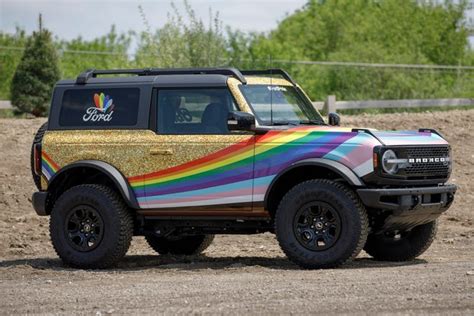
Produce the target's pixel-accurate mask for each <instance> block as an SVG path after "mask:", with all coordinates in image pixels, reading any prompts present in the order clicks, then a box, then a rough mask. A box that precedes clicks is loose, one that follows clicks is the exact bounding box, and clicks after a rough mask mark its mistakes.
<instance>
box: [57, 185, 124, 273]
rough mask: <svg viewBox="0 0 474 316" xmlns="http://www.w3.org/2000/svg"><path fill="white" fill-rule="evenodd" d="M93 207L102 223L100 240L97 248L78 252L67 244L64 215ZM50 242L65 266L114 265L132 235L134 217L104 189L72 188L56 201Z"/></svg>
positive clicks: (117, 199)
mask: <svg viewBox="0 0 474 316" xmlns="http://www.w3.org/2000/svg"><path fill="white" fill-rule="evenodd" d="M84 205H86V206H88V207H92V208H93V209H95V210H96V212H97V213H98V214H99V215H100V217H101V220H102V223H103V235H102V240H101V241H100V242H99V243H98V245H97V246H96V248H94V249H92V250H90V251H87V252H81V251H78V250H76V249H74V248H73V247H71V245H70V242H69V241H68V237H67V235H68V233H67V227H66V216H67V214H68V212H70V211H71V210H73V209H74V208H76V207H78V206H79V207H81V206H84ZM50 234H51V241H52V243H53V246H54V249H55V251H56V253H57V254H58V256H59V257H60V258H61V259H62V260H63V262H64V263H65V264H66V265H69V266H72V267H77V268H84V269H103V268H108V267H111V266H114V265H115V264H116V263H117V262H118V261H119V260H120V259H122V258H123V257H124V256H125V254H126V253H127V250H128V248H129V247H130V242H131V240H132V235H133V217H132V214H131V212H130V210H129V209H128V208H127V206H126V204H125V203H124V201H123V199H122V197H121V196H119V195H118V194H117V193H116V192H114V191H113V190H112V189H110V188H109V187H107V186H103V185H95V184H84V185H78V186H75V187H72V188H71V189H69V190H67V191H66V192H64V193H63V194H62V195H61V196H60V197H59V198H58V199H57V200H56V202H55V204H54V207H53V210H52V212H51V219H50Z"/></svg>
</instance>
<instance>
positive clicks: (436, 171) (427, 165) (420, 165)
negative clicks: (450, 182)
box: [397, 146, 451, 179]
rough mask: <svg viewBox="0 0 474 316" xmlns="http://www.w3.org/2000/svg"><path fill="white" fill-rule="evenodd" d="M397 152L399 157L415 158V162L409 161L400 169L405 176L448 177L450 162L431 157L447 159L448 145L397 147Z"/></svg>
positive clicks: (420, 177) (422, 177)
mask: <svg viewBox="0 0 474 316" xmlns="http://www.w3.org/2000/svg"><path fill="white" fill-rule="evenodd" d="M397 154H398V155H399V157H400V158H407V159H415V162H411V163H410V164H409V165H408V166H406V167H405V168H404V169H402V170H401V171H402V174H404V175H405V176H406V177H407V178H418V179H436V178H447V177H449V173H450V168H451V166H450V164H451V163H450V162H449V161H433V160H435V159H431V158H445V159H446V158H448V159H449V158H450V149H449V147H448V146H436V147H405V148H398V150H397ZM417 159H418V160H420V159H421V161H417ZM423 160H424V161H423Z"/></svg>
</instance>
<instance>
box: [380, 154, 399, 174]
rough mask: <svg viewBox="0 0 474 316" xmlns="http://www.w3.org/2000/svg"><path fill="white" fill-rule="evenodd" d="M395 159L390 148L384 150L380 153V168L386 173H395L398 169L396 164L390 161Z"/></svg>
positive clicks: (395, 156)
mask: <svg viewBox="0 0 474 316" xmlns="http://www.w3.org/2000/svg"><path fill="white" fill-rule="evenodd" d="M395 159H397V155H396V154H395V152H394V151H393V150H391V149H389V150H386V151H385V152H384V153H383V155H382V168H383V170H384V171H385V172H386V173H388V174H395V173H397V171H398V164H397V163H396V162H392V161H393V160H395Z"/></svg>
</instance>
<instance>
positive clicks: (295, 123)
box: [270, 121, 298, 126]
mask: <svg viewBox="0 0 474 316" xmlns="http://www.w3.org/2000/svg"><path fill="white" fill-rule="evenodd" d="M270 123H271V125H272V126H284V125H292V126H297V125H298V123H297V122H290V121H273V122H270Z"/></svg>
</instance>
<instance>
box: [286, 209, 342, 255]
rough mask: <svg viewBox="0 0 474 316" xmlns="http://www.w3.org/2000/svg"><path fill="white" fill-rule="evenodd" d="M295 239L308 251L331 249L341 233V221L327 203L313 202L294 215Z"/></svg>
mask: <svg viewBox="0 0 474 316" xmlns="http://www.w3.org/2000/svg"><path fill="white" fill-rule="evenodd" d="M293 225H294V232H295V236H296V239H297V240H298V241H299V242H300V243H301V244H302V245H303V246H304V247H305V248H308V249H309V250H313V251H322V250H326V249H328V248H331V247H332V246H333V245H334V244H335V243H336V242H337V240H338V238H339V234H340V233H341V219H340V217H339V215H338V214H337V211H336V210H335V209H334V208H333V207H332V206H331V205H329V204H328V203H325V202H321V201H314V202H311V203H308V204H306V205H304V206H303V207H301V208H300V209H299V210H298V211H297V212H296V215H295V220H294V224H293Z"/></svg>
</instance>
